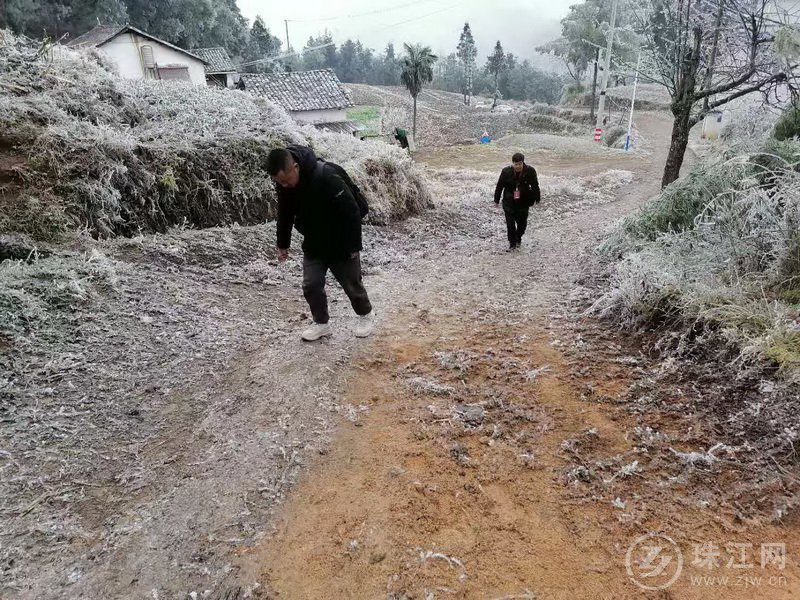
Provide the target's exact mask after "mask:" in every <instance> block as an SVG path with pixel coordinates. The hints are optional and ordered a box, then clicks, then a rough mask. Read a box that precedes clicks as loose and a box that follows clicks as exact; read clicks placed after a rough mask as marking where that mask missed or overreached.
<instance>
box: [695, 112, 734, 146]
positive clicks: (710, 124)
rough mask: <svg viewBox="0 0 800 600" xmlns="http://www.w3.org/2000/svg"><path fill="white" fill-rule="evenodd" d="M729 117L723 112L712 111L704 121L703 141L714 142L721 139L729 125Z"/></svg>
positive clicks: (701, 135)
mask: <svg viewBox="0 0 800 600" xmlns="http://www.w3.org/2000/svg"><path fill="white" fill-rule="evenodd" d="M727 116H728V115H727V114H726V113H725V112H723V111H721V110H712V111H710V112H709V113H708V114H707V115H706V116H705V118H704V119H703V131H702V133H701V134H700V137H701V139H704V140H710V141H712V142H713V141H714V140H717V139H719V137H720V135H722V131H723V129H724V128H725V126H726V125H727V124H728V121H729V119H727V118H726V117H727Z"/></svg>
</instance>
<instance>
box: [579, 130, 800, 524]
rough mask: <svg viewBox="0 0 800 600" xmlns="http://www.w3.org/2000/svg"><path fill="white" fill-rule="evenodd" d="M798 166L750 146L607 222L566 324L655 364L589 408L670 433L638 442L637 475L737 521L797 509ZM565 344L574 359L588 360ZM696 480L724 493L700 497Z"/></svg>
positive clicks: (774, 147) (786, 151)
mask: <svg viewBox="0 0 800 600" xmlns="http://www.w3.org/2000/svg"><path fill="white" fill-rule="evenodd" d="M798 162H800V151H798V146H797V142H796V141H789V142H776V141H774V140H766V141H764V138H763V137H762V138H761V139H759V140H757V141H752V140H751V141H750V143H746V144H740V145H739V146H738V147H737V148H734V149H731V148H728V149H727V150H726V151H725V152H724V153H723V154H722V155H720V154H719V153H718V154H716V155H712V156H711V157H710V159H709V160H708V161H706V162H704V163H702V164H700V165H699V166H697V167H696V168H695V169H693V170H692V171H691V172H690V173H689V174H687V175H686V176H685V177H684V178H682V179H681V180H680V181H678V182H676V183H675V184H673V185H672V186H670V187H668V188H667V189H665V190H664V192H663V193H662V194H661V195H660V196H659V197H657V198H655V199H654V200H653V201H652V202H650V203H648V204H647V205H645V206H644V207H643V208H642V209H641V210H640V211H638V212H637V213H636V214H633V215H631V216H629V217H626V218H625V219H624V220H622V221H621V222H620V223H618V225H617V226H616V227H615V228H614V229H613V230H612V232H611V234H610V235H609V236H608V237H607V238H606V239H605V240H604V241H603V243H602V244H601V245H600V247H599V249H598V254H597V258H598V259H599V260H597V261H589V262H587V265H591V267H590V268H589V269H587V275H586V280H587V281H590V282H592V283H591V285H593V286H595V287H594V288H593V289H589V290H585V293H583V294H581V295H580V296H581V298H576V301H575V303H574V305H575V306H576V312H575V313H573V317H572V318H573V319H577V318H579V315H580V317H582V318H586V317H588V316H599V317H602V318H603V319H605V320H606V323H608V322H611V323H612V324H613V325H615V326H617V327H619V328H620V329H621V330H622V331H623V332H624V334H623V335H625V336H631V335H633V336H634V337H633V339H632V340H627V341H623V343H624V344H631V349H633V348H635V347H637V346H644V348H645V349H646V350H649V351H650V352H651V353H652V354H653V356H658V357H660V360H644V361H643V362H637V365H636V367H635V369H634V374H635V378H634V381H633V383H632V384H631V386H630V388H629V389H627V390H625V391H623V392H622V393H620V394H618V395H617V396H616V397H615V398H611V399H609V398H598V400H599V401H606V402H610V401H613V402H615V403H619V404H621V405H623V406H624V407H625V408H626V410H628V411H630V412H631V413H633V414H635V415H637V416H638V418H639V419H641V427H642V428H645V429H646V428H650V429H652V431H656V432H657V431H658V430H659V428H660V423H659V422H660V421H661V420H669V419H675V420H676V421H677V423H679V426H678V432H673V433H672V434H671V436H669V437H667V436H665V437H663V438H662V437H661V436H660V435H659V434H657V433H656V434H652V435H648V436H647V439H646V440H643V443H642V448H643V450H642V452H645V451H646V453H647V461H646V463H645V464H646V465H647V467H648V469H650V470H658V469H666V470H667V471H669V472H670V473H671V479H669V480H668V481H664V482H662V485H669V486H671V485H685V484H687V482H688V483H691V484H692V486H699V487H700V488H704V489H706V492H707V496H706V497H704V499H703V502H707V501H709V498H712V499H713V500H714V502H718V503H726V504H727V505H729V506H730V505H733V506H736V507H738V508H737V510H738V511H739V516H740V517H744V516H747V515H750V516H756V517H759V518H766V519H781V518H783V517H784V516H785V515H786V514H788V513H789V512H791V511H793V510H796V507H797V506H798V504H800V500H799V499H800V488H798V484H797V482H798V481H799V480H798V478H797V451H796V438H797V434H796V432H797V431H799V430H800V400H799V399H800V304H798V302H799V301H800V294H799V293H798V290H797V281H798V277H800V243H798V240H799V238H798V235H797V231H798V223H800V212H799V211H800V196H798V190H800V182H798V179H797V172H796V165H797V164H798ZM576 329H577V330H578V331H580V329H581V327H576ZM576 335H579V336H581V337H580V338H579V340H581V344H579V343H578V340H574V341H573V343H572V344H571V345H569V346H568V347H571V348H572V351H573V352H575V353H576V355H578V356H587V355H593V354H595V353H596V352H597V351H598V347H597V344H592V343H590V344H588V345H587V344H585V343H584V341H585V338H586V336H585V335H583V334H581V333H578V332H577V331H576ZM581 346H583V347H581ZM587 397H590V398H591V397H596V395H595V396H593V395H592V394H591V393H587ZM624 458H625V459H633V458H634V457H624ZM635 458H638V459H642V456H637V457H635ZM586 466H587V468H589V469H590V470H591V471H593V472H603V471H605V472H606V473H608V469H609V468H611V466H610V464H609V465H605V466H600V467H598V466H597V465H594V466H592V465H586ZM709 475H711V476H713V477H712V478H711V481H715V482H720V481H724V482H727V483H726V485H721V484H720V485H719V487H718V488H717V489H708V488H710V486H706V487H704V485H703V484H701V483H700V480H701V479H702V478H703V477H704V476H709ZM733 482H735V484H734V483H733ZM692 489H694V487H693V488H692Z"/></svg>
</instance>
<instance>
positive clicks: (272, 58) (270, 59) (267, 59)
mask: <svg viewBox="0 0 800 600" xmlns="http://www.w3.org/2000/svg"><path fill="white" fill-rule="evenodd" d="M335 45H336V44H335V43H334V42H328V43H327V44H321V45H319V46H311V47H310V48H303V49H302V50H300V51H299V52H298V51H295V50H292V51H290V52H284V53H283V54H275V55H273V56H266V57H264V58H259V59H258V60H251V61H250V62H246V63H241V64H240V65H239V67H240V68H241V67H250V66H252V65H257V64H258V63H262V62H274V61H276V60H281V59H282V58H288V57H290V56H294V55H295V54H302V53H304V52H311V51H312V50H321V49H322V48H328V47H330V46H335Z"/></svg>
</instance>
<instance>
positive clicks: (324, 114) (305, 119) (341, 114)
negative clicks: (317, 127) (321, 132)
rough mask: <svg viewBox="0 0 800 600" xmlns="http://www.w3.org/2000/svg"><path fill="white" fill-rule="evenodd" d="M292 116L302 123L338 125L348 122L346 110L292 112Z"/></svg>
mask: <svg viewBox="0 0 800 600" xmlns="http://www.w3.org/2000/svg"><path fill="white" fill-rule="evenodd" d="M291 115H292V117H293V118H294V119H295V120H296V121H299V122H300V123H336V122H338V121H346V120H347V111H346V110H344V109H336V110H303V111H292V113H291Z"/></svg>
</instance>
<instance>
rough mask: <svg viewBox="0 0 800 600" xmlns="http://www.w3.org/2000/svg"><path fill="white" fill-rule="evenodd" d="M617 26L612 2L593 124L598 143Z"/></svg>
mask: <svg viewBox="0 0 800 600" xmlns="http://www.w3.org/2000/svg"><path fill="white" fill-rule="evenodd" d="M616 24H617V0H614V1H613V4H612V8H611V23H609V29H608V44H607V47H606V56H605V61H604V67H603V82H602V84H601V86H600V106H598V108H597V123H596V124H595V130H594V139H595V140H597V141H598V142H599V141H600V140H601V139H602V135H603V112H605V106H606V90H607V89H608V75H609V73H610V72H611V50H612V48H613V46H614V28H615V27H616Z"/></svg>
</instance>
